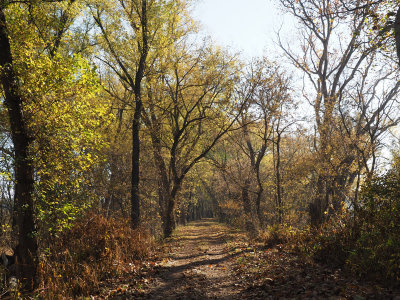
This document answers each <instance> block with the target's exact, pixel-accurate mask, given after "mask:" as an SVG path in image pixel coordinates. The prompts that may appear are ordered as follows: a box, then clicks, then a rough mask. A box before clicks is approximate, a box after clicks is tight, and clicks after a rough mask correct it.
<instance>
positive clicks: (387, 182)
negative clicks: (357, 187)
mask: <svg viewBox="0 0 400 300" xmlns="http://www.w3.org/2000/svg"><path fill="white" fill-rule="evenodd" d="M353 213H354V216H353V217H350V216H349V214H343V215H341V216H339V217H337V218H333V219H330V220H329V221H328V222H327V223H326V224H324V226H323V227H322V228H321V229H320V230H318V231H316V232H315V233H314V237H313V238H312V240H311V242H310V246H309V249H308V251H309V252H310V253H311V254H312V256H313V257H314V258H315V259H316V260H318V261H321V262H324V263H330V264H335V265H337V266H344V267H346V269H347V270H349V271H351V272H352V273H353V274H354V275H357V276H359V277H361V278H366V279H370V280H374V281H381V282H383V283H386V284H392V285H393V284H395V285H398V284H399V283H400V282H399V279H400V223H399V220H400V176H399V172H398V168H397V167H396V166H395V167H394V168H393V170H391V171H389V172H388V173H387V174H385V175H383V176H379V177H376V178H374V179H372V180H370V181H368V182H367V183H365V184H364V186H363V189H362V192H361V198H360V203H358V207H357V209H356V211H355V212H353Z"/></svg>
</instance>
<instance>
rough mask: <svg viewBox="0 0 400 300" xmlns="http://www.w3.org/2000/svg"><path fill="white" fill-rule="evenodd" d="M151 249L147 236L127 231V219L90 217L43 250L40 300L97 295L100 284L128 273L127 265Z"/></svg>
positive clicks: (94, 215)
mask: <svg viewBox="0 0 400 300" xmlns="http://www.w3.org/2000/svg"><path fill="white" fill-rule="evenodd" d="M152 249H153V242H152V239H151V238H150V236H149V234H148V233H145V232H144V230H143V229H139V230H132V229H130V224H129V222H128V220H126V219H122V218H105V217H104V216H102V215H98V214H90V215H88V216H87V218H84V219H82V220H79V221H77V222H76V223H75V224H74V226H73V227H72V228H71V229H68V230H66V231H64V232H63V233H62V234H61V235H60V236H59V237H58V238H54V240H53V241H51V242H50V243H49V245H48V247H47V248H46V249H44V255H43V257H42V258H41V264H40V266H41V278H42V283H41V285H42V286H41V288H40V290H41V291H42V292H41V295H40V297H43V298H46V299H57V298H68V297H71V298H76V297H77V296H88V295H90V294H96V293H98V292H99V286H100V283H101V282H102V281H104V280H105V279H107V278H109V277H112V276H116V275H118V274H121V273H123V272H126V271H129V268H128V266H129V264H131V265H132V264H134V263H135V262H138V261H140V260H143V259H144V258H146V257H147V256H148V254H149V253H150V252H151V250H152Z"/></svg>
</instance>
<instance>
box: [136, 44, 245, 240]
mask: <svg viewBox="0 0 400 300" xmlns="http://www.w3.org/2000/svg"><path fill="white" fill-rule="evenodd" d="M175 47H176V48H175V51H174V52H172V53H171V56H169V57H165V61H164V62H165V65H164V66H165V67H164V68H162V69H163V70H164V72H163V73H159V74H158V76H155V77H152V80H151V81H149V83H148V96H147V106H146V110H145V112H144V122H145V124H146V126H147V127H148V128H149V131H150V136H151V141H152V145H153V155H154V161H155V164H156V165H157V168H158V171H159V176H160V190H159V204H160V208H161V215H162V220H163V231H164V236H166V237H168V236H170V235H171V233H172V230H173V228H174V226H175V221H174V209H175V205H176V196H177V193H178V192H179V190H180V189H181V187H182V183H183V180H184V179H185V177H186V175H187V174H188V173H189V171H190V170H191V169H192V168H193V167H194V166H195V165H196V164H198V163H199V162H200V161H201V160H202V159H203V158H204V157H205V156H206V155H207V154H208V153H209V152H210V150H211V149H213V147H214V146H215V145H216V144H217V142H218V141H219V140H220V139H221V138H222V137H223V136H224V135H225V134H226V133H227V132H229V131H230V130H231V129H232V127H233V125H234V124H235V123H236V121H237V118H238V116H239V113H238V111H239V112H240V111H241V109H242V108H243V102H240V103H239V102H238V103H234V102H233V99H232V98H231V94H232V89H233V86H234V79H235V75H234V74H235V71H236V68H235V61H234V59H233V58H232V57H229V56H228V55H227V54H226V53H224V52H223V51H219V50H216V49H214V48H213V47H212V46H209V45H206V46H203V47H201V48H194V47H193V46H192V45H191V44H190V43H189V39H187V38H186V39H184V40H181V41H180V42H179V44H176V45H175ZM235 105H237V106H238V110H237V111H236V112H235V111H234V109H233V107H234V106H235Z"/></svg>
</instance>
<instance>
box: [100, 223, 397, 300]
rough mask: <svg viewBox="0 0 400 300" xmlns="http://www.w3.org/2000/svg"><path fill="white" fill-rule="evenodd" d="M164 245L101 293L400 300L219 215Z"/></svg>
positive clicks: (196, 299) (187, 298)
mask: <svg viewBox="0 0 400 300" xmlns="http://www.w3.org/2000/svg"><path fill="white" fill-rule="evenodd" d="M164 250H165V251H164V254H163V256H162V257H161V258H160V260H159V261H158V262H156V261H149V262H143V267H141V269H140V272H138V273H134V274H133V276H132V277H130V276H122V278H119V279H116V282H115V284H114V286H113V289H108V290H107V289H106V295H104V296H103V297H101V298H100V299H113V300H121V299H164V300H168V299H179V300H200V299H226V300H228V299H251V300H255V299H260V300H261V299H329V300H344V299H354V300H367V299H393V300H400V289H396V290H391V289H389V288H385V287H382V286H380V285H378V284H377V283H375V282H360V281H358V280H356V279H354V278H351V277H347V276H346V274H344V273H343V272H342V271H341V270H340V269H336V268H332V267H329V266H325V265H319V264H317V263H315V262H314V261H312V260H311V258H310V257H308V256H305V255H302V254H301V253H299V252H297V251H293V249H292V248H291V246H290V245H289V244H287V245H285V244H277V245H265V244H264V243H260V242H259V243H257V242H255V241H253V242H252V243H251V244H249V241H248V239H247V238H246V235H245V234H244V233H242V232H240V231H235V230H234V229H231V228H229V227H228V226H226V225H223V224H220V223H217V222H216V221H215V220H213V219H203V220H201V221H196V222H191V223H189V224H188V225H186V226H180V227H178V228H177V229H176V231H175V232H174V234H173V236H172V237H171V238H170V239H168V240H166V241H165V244H164ZM135 274H136V275H135Z"/></svg>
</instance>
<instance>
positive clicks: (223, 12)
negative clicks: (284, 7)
mask: <svg viewBox="0 0 400 300" xmlns="http://www.w3.org/2000/svg"><path fill="white" fill-rule="evenodd" d="M196 2H197V1H196ZM277 3H278V1H277V0H198V2H197V3H196V4H195V9H194V17H195V18H196V19H198V20H200V22H201V23H202V24H203V28H204V31H205V33H206V34H208V35H210V36H211V37H212V38H213V39H214V40H215V41H216V42H217V43H218V44H221V45H222V46H228V47H229V48H231V50H232V51H233V52H236V51H242V52H243V54H244V55H245V56H248V57H251V56H260V55H262V54H263V50H264V48H265V47H266V46H267V47H268V49H270V48H272V47H274V44H273V39H275V38H276V34H275V32H276V30H278V29H279V28H280V26H281V24H282V22H283V17H282V16H281V13H280V11H279V9H278V8H277Z"/></svg>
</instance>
